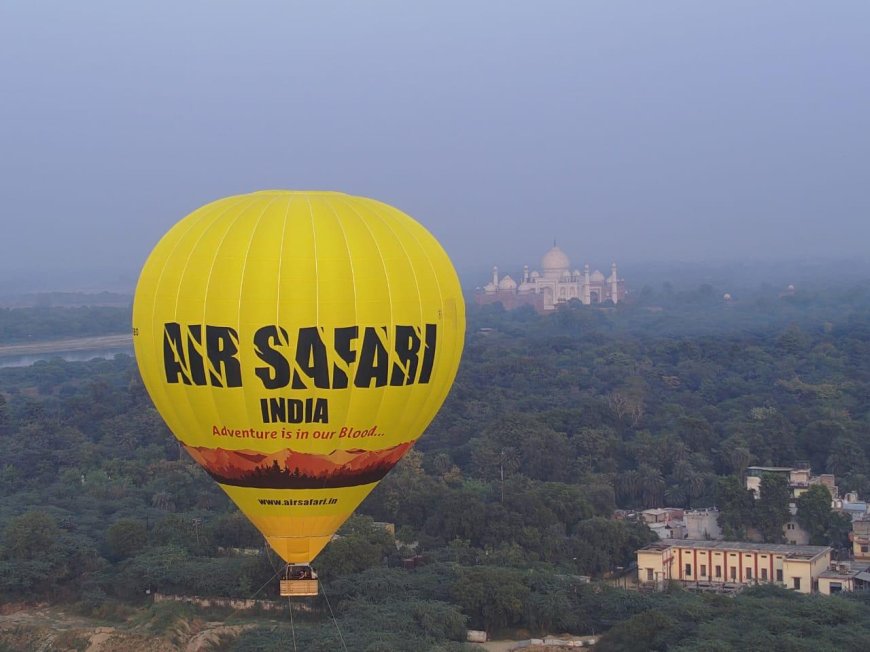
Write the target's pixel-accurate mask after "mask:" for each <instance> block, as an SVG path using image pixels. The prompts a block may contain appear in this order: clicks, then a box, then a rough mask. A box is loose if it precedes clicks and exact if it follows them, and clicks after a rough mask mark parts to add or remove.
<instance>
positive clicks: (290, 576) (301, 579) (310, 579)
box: [279, 565, 318, 598]
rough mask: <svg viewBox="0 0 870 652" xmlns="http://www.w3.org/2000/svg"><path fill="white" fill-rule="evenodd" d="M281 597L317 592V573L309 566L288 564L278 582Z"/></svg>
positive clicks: (314, 593)
mask: <svg viewBox="0 0 870 652" xmlns="http://www.w3.org/2000/svg"><path fill="white" fill-rule="evenodd" d="M279 589H280V594H281V597H282V598H302V597H309V596H315V595H317V594H318V584H317V573H316V572H315V571H314V569H313V568H311V566H302V565H288V566H287V568H286V569H285V570H284V577H283V578H281V580H280V582H279Z"/></svg>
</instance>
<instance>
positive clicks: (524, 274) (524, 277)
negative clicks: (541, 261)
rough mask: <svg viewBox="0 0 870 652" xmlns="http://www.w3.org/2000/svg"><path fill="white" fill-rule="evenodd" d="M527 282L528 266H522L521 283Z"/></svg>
mask: <svg viewBox="0 0 870 652" xmlns="http://www.w3.org/2000/svg"><path fill="white" fill-rule="evenodd" d="M528 282H529V266H528V265H523V283H528Z"/></svg>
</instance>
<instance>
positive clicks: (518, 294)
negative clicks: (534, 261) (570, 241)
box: [475, 242, 625, 312]
mask: <svg viewBox="0 0 870 652" xmlns="http://www.w3.org/2000/svg"><path fill="white" fill-rule="evenodd" d="M624 296H625V281H624V280H623V279H621V278H619V275H618V273H617V269H616V263H612V264H611V266H610V276H609V277H607V278H605V277H604V274H603V273H602V272H601V271H599V270H595V271H594V272H590V270H589V265H588V264H587V265H584V267H583V272H581V271H580V270H579V269H577V268H575V269H574V271H573V272H572V271H571V259H570V258H568V256H567V254H566V253H565V252H564V251H562V250H561V249H560V248H559V247H558V245H556V243H555V242H554V243H553V247H552V248H551V249H550V250H549V251H547V252H546V253H545V254H544V255H543V257H542V258H541V271H538V270H530V269H529V266H528V265H525V266H523V272H522V280H521V281H520V282H519V283H517V282H516V281H514V280H513V279H512V278H511V277H510V276H508V275H506V276H503V277H501V278H499V274H498V267H493V268H492V279H491V280H490V282H489V283H487V284H486V285H485V286H484V287H483V289H482V290H480V289H479V290H478V292H477V295H476V297H475V302H476V303H478V304H488V303H501V304H502V305H503V306H504V307H505V308H506V309H508V310H512V309H514V308H519V307H520V306H525V305H531V306H532V307H534V308H535V310H537V311H538V312H550V311H552V310H555V309H556V308H557V307H558V306H559V305H561V304H565V303H567V302H569V301H572V300H575V301H579V302H581V303H583V304H585V305H598V304H608V303H609V304H617V303H619V302H620V301H622V299H623V297H624Z"/></svg>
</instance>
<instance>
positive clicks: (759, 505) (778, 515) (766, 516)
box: [753, 473, 791, 543]
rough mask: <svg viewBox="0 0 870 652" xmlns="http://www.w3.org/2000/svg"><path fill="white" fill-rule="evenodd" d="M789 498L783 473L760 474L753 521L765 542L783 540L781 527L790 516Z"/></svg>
mask: <svg viewBox="0 0 870 652" xmlns="http://www.w3.org/2000/svg"><path fill="white" fill-rule="evenodd" d="M790 498H791V491H790V489H789V486H788V479H787V478H786V477H785V476H784V475H782V474H780V473H765V474H763V475H762V476H761V484H760V486H759V496H758V500H757V501H756V502H755V510H754V511H755V515H754V518H753V521H754V524H755V527H757V528H758V531H759V532H761V536H762V537H763V539H764V541H765V542H766V543H780V542H781V541H782V540H783V534H782V528H783V527H784V526H785V524H786V523H787V522H788V520H789V519H790V518H791V512H790V511H789V508H788V503H789V499H790Z"/></svg>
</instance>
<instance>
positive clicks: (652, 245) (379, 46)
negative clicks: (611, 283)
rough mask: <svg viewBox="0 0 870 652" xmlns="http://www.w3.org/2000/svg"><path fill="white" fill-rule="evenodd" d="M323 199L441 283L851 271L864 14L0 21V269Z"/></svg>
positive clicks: (567, 4)
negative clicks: (556, 253)
mask: <svg viewBox="0 0 870 652" xmlns="http://www.w3.org/2000/svg"><path fill="white" fill-rule="evenodd" d="M263 188H294V189H334V190H342V191H345V192H350V193H355V194H362V195H368V196H371V197H375V198H377V199H380V200H382V201H385V202H388V203H391V204H394V205H396V206H398V207H399V208H401V209H403V210H405V211H406V212H408V213H410V214H411V215H413V216H415V217H416V218H417V219H419V220H420V221H421V222H423V223H424V224H425V225H426V226H427V227H428V228H429V229H430V230H431V231H432V232H433V233H434V234H435V235H436V236H437V237H438V238H439V239H440V240H441V242H442V244H443V245H444V246H445V248H446V249H447V251H448V253H450V255H451V257H452V258H453V259H454V261H455V263H456V264H457V266H458V267H460V269H470V268H475V267H480V268H484V267H488V266H489V265H492V264H493V263H501V264H502V265H503V266H505V265H508V264H514V263H516V262H519V263H522V262H523V261H528V262H529V263H532V264H535V265H536V264H537V261H538V260H539V258H540V255H541V254H542V253H543V252H544V251H546V249H547V248H548V247H549V246H550V245H551V243H552V240H553V238H557V239H558V241H559V244H560V246H561V247H562V248H563V249H564V250H565V251H566V252H567V253H568V254H569V255H570V256H571V258H572V260H573V261H574V262H575V263H576V264H577V265H578V266H579V265H580V264H582V263H583V262H584V261H587V260H588V261H589V262H590V263H592V264H594V265H595V266H600V267H604V266H605V265H608V264H609V262H610V260H611V259H616V260H617V261H626V262H627V261H639V260H669V259H679V260H700V259H705V258H714V259H720V260H721V259H725V258H730V257H749V258H755V259H763V258H768V257H770V258H783V257H787V258H795V257H798V256H837V255H841V254H845V255H849V256H866V255H867V250H868V243H870V2H867V1H866V0H854V1H851V2H850V1H834V2H823V1H821V0H819V1H814V2H810V1H808V0H789V1H787V0H779V1H777V2H763V1H758V0H753V1H738V0H727V1H726V0H721V1H714V0H709V1H699V0H690V1H685V2H669V1H666V0H655V1H654V0H637V1H635V2H618V1H615V0H601V1H598V2H590V1H582V0H564V1H558V2H556V1H553V2H547V1H543V0H539V1H536V2H519V1H517V2H507V1H501V0H499V1H496V0H489V1H487V2H474V1H473V0H461V1H458V0H439V1H438V2H424V1H420V0H415V1H413V2H411V1H408V0H396V1H384V0H378V1H371V2H364V1H362V0H356V1H355V2H329V1H324V0H318V1H317V2H314V1H313V0H312V1H310V2H292V1H289V0H280V1H274V2H258V1H256V0H247V1H245V2H241V1H239V2H226V1H217V0H207V1H206V0H202V1H199V2H195V1H191V0H171V1H170V0H159V1H155V0H149V1H148V2H119V1H117V0H106V1H102V2H92V1H89V0H78V1H77V2H70V1H69V0H59V1H56V2H44V1H40V0H5V1H4V2H2V3H0V199H2V201H0V223H2V226H3V230H2V235H0V270H3V271H4V273H7V274H8V273H9V270H20V269H32V268H35V267H44V268H45V267H47V268H49V269H54V270H63V269H69V270H75V269H78V268H94V267H105V268H106V269H131V270H138V268H139V267H140V266H141V264H142V262H143V261H144V259H145V257H146V256H147V254H148V252H149V251H150V249H151V247H152V246H153V245H154V244H155V242H156V241H157V240H158V239H159V238H160V236H161V235H162V234H163V232H164V231H166V229H168V228H169V227H170V226H171V225H172V224H173V223H174V222H175V221H177V220H178V219H180V218H181V217H183V216H184V215H185V214H187V213H188V212H190V211H191V210H193V209H194V208H196V207H197V206H199V205H201V204H203V203H206V202H208V201H211V200H213V199H217V198H219V197H222V196H225V195H230V194H236V193H241V192H248V191H253V190H258V189H263Z"/></svg>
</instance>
